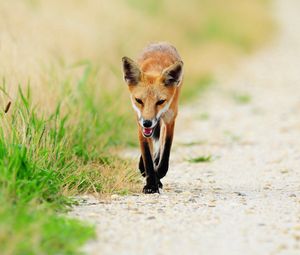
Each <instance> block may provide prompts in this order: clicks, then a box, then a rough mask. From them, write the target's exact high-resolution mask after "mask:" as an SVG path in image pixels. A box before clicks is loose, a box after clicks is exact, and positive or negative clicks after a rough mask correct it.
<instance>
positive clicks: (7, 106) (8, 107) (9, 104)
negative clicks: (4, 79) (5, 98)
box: [4, 101, 11, 113]
mask: <svg viewBox="0 0 300 255" xmlns="http://www.w3.org/2000/svg"><path fill="white" fill-rule="evenodd" d="M10 106H11V101H9V102H8V104H7V105H6V107H5V110H4V112H5V113H8V111H9V109H10Z"/></svg>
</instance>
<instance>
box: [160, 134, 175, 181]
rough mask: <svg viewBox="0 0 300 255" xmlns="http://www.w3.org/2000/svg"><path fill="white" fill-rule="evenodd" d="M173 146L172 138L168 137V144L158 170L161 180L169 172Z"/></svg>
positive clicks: (166, 143)
mask: <svg viewBox="0 0 300 255" xmlns="http://www.w3.org/2000/svg"><path fill="white" fill-rule="evenodd" d="M171 146H172V138H171V137H167V138H166V142H165V147H164V151H163V153H162V157H161V160H160V162H159V166H158V168H157V176H158V178H159V179H162V178H163V177H164V176H165V175H166V174H167V172H168V169H169V158H170V151H171Z"/></svg>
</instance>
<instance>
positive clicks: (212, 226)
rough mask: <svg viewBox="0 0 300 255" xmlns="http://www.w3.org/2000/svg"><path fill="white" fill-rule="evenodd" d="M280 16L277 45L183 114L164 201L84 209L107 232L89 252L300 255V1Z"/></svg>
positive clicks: (127, 200)
mask: <svg viewBox="0 0 300 255" xmlns="http://www.w3.org/2000/svg"><path fill="white" fill-rule="evenodd" d="M274 8H275V10H274V12H275V13H276V16H277V19H278V26H279V31H278V38H276V39H275V40H274V41H273V43H272V45H269V47H267V48H266V49H264V50H262V51H261V52H259V53H258V54H256V55H255V56H253V57H251V58H250V59H249V58H247V59H245V60H244V62H242V63H240V65H239V67H237V68H236V70H235V71H234V75H231V76H230V77H226V78H225V77H224V76H222V75H221V74H220V79H219V82H218V84H216V85H215V86H213V87H212V88H211V89H209V90H208V92H207V93H205V95H203V96H201V97H200V98H199V100H196V101H195V102H194V103H193V104H190V105H187V106H185V107H183V108H181V110H180V115H179V117H178V121H177V127H176V132H175V143H174V147H173V151H172V154H171V166H170V170H169V172H168V174H167V176H166V178H164V179H163V183H164V185H165V189H164V191H163V193H162V194H160V195H158V194H154V195H143V194H136V195H130V196H117V195H114V196H112V199H111V200H110V201H107V200H103V201H102V200H101V201H99V200H97V199H93V198H91V197H86V198H85V200H84V201H83V202H82V203H81V204H80V206H78V207H75V208H74V210H73V211H72V212H71V215H72V216H76V217H78V218H81V219H84V220H89V221H90V222H92V223H95V224H96V227H97V233H98V238H97V240H95V241H92V242H90V243H89V244H87V245H86V246H85V247H84V251H86V252H87V253H88V254H118V255H121V254H162V255H165V254H189V255H192V254H210V255H214V254H216V255H220V254H229V255H233V254H237V255H240V254H243V255H246V254H249V255H250V254H251V255H252V254H259V255H266V254H270V255H273V254H274V255H275V254H295V255H296V254H300V154H299V151H300V73H299V66H300V15H299V10H300V2H299V1H298V0H290V1H289V4H286V1H283V0H279V1H276V2H275V4H274ZM222 77H223V78H222ZM134 155H135V158H136V159H138V155H137V153H135V154H134ZM197 157H204V158H202V160H203V161H206V162H198V163H195V162H194V163H193V162H191V161H193V160H190V161H189V159H195V158H197ZM205 157H207V158H206V159H205ZM200 161H201V158H200Z"/></svg>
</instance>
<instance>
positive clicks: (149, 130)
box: [144, 128, 152, 135]
mask: <svg viewBox="0 0 300 255" xmlns="http://www.w3.org/2000/svg"><path fill="white" fill-rule="evenodd" d="M151 133H152V128H144V134H145V135H151Z"/></svg>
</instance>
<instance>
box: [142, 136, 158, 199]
mask: <svg viewBox="0 0 300 255" xmlns="http://www.w3.org/2000/svg"><path fill="white" fill-rule="evenodd" d="M143 149H144V153H143V161H144V166H145V168H146V174H147V176H146V185H145V186H144V188H143V192H144V193H145V194H150V193H159V190H158V182H157V176H156V173H155V172H154V166H153V161H152V156H151V151H150V149H149V145H148V143H147V142H146V141H145V142H143Z"/></svg>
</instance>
